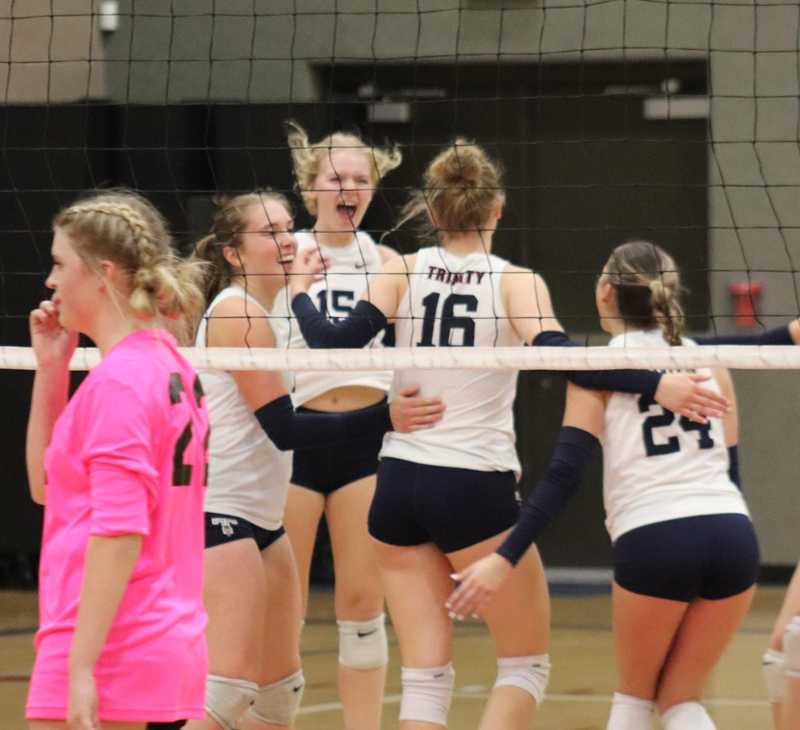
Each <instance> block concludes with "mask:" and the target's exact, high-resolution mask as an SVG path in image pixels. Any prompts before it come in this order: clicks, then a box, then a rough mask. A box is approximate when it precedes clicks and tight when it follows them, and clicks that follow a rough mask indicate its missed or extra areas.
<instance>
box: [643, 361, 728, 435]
mask: <svg viewBox="0 0 800 730" xmlns="http://www.w3.org/2000/svg"><path fill="white" fill-rule="evenodd" d="M709 377H710V376H708V375H701V374H699V373H666V374H665V375H663V376H662V377H661V381H660V382H659V384H658V388H657V389H656V393H655V398H656V402H657V403H658V404H659V405H660V406H663V407H664V408H666V409H667V410H670V411H672V412H673V413H677V414H678V415H680V416H686V418H688V419H689V420H691V421H695V422H697V423H707V422H708V419H709V418H722V416H724V415H725V413H726V412H727V410H728V408H729V406H730V404H729V402H728V399H727V398H725V396H723V395H721V394H720V393H717V392H716V391H714V390H711V389H710V388H706V387H704V386H703V385H702V384H703V383H704V382H705V381H707V380H708V379H709Z"/></svg>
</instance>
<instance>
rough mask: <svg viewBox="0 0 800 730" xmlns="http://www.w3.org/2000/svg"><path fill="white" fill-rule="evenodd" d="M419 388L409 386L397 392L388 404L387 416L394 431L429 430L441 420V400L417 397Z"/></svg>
mask: <svg viewBox="0 0 800 730" xmlns="http://www.w3.org/2000/svg"><path fill="white" fill-rule="evenodd" d="M418 393H419V386H418V385H409V386H407V387H405V388H403V389H402V390H400V391H398V392H397V393H396V394H395V396H394V397H393V398H392V401H391V403H389V415H390V417H391V419H392V426H393V427H394V430H395V431H400V432H402V433H409V432H411V431H421V430H423V429H426V428H430V427H431V426H433V425H434V424H436V423H438V422H439V421H441V420H442V416H443V415H444V411H445V405H444V403H442V399H441V398H439V397H435V398H422V397H420V396H418V395H417V394H418Z"/></svg>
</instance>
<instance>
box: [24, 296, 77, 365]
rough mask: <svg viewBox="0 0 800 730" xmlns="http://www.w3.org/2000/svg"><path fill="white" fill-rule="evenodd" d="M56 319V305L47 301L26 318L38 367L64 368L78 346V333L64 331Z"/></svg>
mask: <svg viewBox="0 0 800 730" xmlns="http://www.w3.org/2000/svg"><path fill="white" fill-rule="evenodd" d="M58 317H59V311H58V305H57V303H56V302H53V301H52V300H49V299H48V300H45V301H43V302H40V303H39V306H38V307H37V308H36V309H34V310H33V311H32V312H31V313H30V316H29V317H28V324H29V326H30V332H31V345H32V346H33V351H34V354H35V355H36V362H37V363H38V365H39V367H46V366H51V365H55V366H61V367H66V365H67V364H69V361H70V359H71V358H72V354H73V353H74V352H75V348H76V347H77V345H78V333H77V332H70V331H68V330H66V329H65V328H64V327H63V326H62V325H61V323H60V322H59V318H58Z"/></svg>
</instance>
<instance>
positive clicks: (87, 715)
mask: <svg viewBox="0 0 800 730" xmlns="http://www.w3.org/2000/svg"><path fill="white" fill-rule="evenodd" d="M67 727H68V728H69V730H100V721H99V719H98V717H97V687H96V685H95V680H94V676H93V675H92V670H91V669H81V670H72V671H70V677H69V709H68V712H67Z"/></svg>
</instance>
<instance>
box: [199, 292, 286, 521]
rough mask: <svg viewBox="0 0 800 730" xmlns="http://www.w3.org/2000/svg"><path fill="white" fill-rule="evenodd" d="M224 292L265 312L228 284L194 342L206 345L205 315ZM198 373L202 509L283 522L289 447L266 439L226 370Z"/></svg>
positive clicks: (255, 313) (251, 312)
mask: <svg viewBox="0 0 800 730" xmlns="http://www.w3.org/2000/svg"><path fill="white" fill-rule="evenodd" d="M230 297H239V298H241V299H244V300H245V302H246V310H245V311H246V312H247V314H248V316H252V317H254V318H256V317H266V316H268V313H267V312H266V310H265V309H264V308H263V307H262V306H261V305H260V304H259V303H258V302H257V301H256V300H255V299H254V298H253V297H251V296H250V295H248V294H245V291H244V290H243V289H242V288H240V287H238V286H229V287H228V288H227V289H223V290H222V291H221V292H220V293H219V294H217V296H216V297H215V298H214V300H213V301H212V302H211V304H210V305H209V307H208V309H207V310H206V314H205V316H204V317H203V320H202V321H201V323H200V327H199V328H198V330H197V337H196V339H195V345H196V346H197V347H206V331H207V318H208V316H209V315H211V314H213V311H214V307H216V306H217V304H219V303H220V302H222V301H223V300H225V299H229V298H230ZM199 374H200V382H201V383H202V385H203V390H204V391H205V393H206V402H207V403H208V415H209V419H210V421H211V440H210V441H209V464H208V489H207V491H206V499H205V511H206V512H218V513H220V514H225V515H231V516H233V517H241V518H242V519H245V520H247V521H249V522H252V523H253V524H254V525H258V526H259V527H262V528H264V529H265V530H277V529H278V528H279V527H280V526H281V524H282V523H283V510H284V506H285V504H286V492H287V490H288V488H289V479H290V478H291V472H292V452H291V451H280V450H279V449H278V448H277V447H276V446H275V444H273V443H272V441H270V440H269V438H268V437H267V435H266V434H265V433H264V429H262V428H261V426H260V425H259V423H258V420H257V419H256V417H255V415H254V414H253V411H252V410H250V407H249V406H248V405H247V402H246V401H245V400H244V398H242V395H241V393H240V392H239V387H238V386H237V385H236V381H235V380H234V379H233V376H232V375H231V374H230V373H229V372H227V371H224V370H200V371H199Z"/></svg>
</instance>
